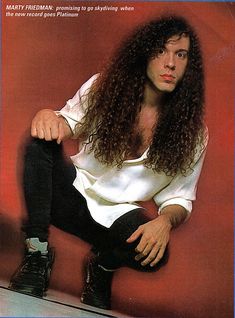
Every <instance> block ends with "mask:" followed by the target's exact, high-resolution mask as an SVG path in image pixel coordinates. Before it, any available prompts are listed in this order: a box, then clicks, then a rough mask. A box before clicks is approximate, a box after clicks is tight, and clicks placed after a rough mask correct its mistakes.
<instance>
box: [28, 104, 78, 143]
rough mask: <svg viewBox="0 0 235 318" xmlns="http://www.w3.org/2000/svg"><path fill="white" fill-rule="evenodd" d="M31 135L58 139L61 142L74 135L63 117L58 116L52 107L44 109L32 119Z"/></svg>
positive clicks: (46, 138)
mask: <svg viewBox="0 0 235 318" xmlns="http://www.w3.org/2000/svg"><path fill="white" fill-rule="evenodd" d="M31 135H32V137H35V138H39V139H45V140H47V141H50V140H56V141H57V143H58V144H60V143H61V141H62V140H65V139H68V138H69V137H71V136H72V131H71V129H70V127H69V126H68V124H67V123H66V121H65V119H64V118H63V117H58V116H57V115H56V114H55V112H54V111H53V110H51V109H42V110H40V111H39V112H38V113H37V114H36V115H35V117H34V118H33V120H32V125H31Z"/></svg>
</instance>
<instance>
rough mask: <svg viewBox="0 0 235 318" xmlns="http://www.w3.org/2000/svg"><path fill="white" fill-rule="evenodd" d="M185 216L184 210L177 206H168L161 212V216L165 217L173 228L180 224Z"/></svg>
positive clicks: (186, 213)
mask: <svg viewBox="0 0 235 318" xmlns="http://www.w3.org/2000/svg"><path fill="white" fill-rule="evenodd" d="M187 215H188V212H187V211H186V209H185V208H184V207H182V206H181V205H177V204H173V205H168V206H166V207H165V208H163V209H162V211H161V216H163V217H166V218H167V219H168V221H169V222H170V224H171V226H172V227H173V228H174V227H177V226H179V225H180V224H182V223H183V222H184V221H185V219H186V218H187Z"/></svg>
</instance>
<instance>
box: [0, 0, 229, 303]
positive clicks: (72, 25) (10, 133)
mask: <svg viewBox="0 0 235 318" xmlns="http://www.w3.org/2000/svg"><path fill="white" fill-rule="evenodd" d="M33 3H34V4H37V3H38V4H40V5H42V4H45V5H48V1H45V0H44V1H43V0H42V1H34V2H33ZM6 4H9V2H8V1H6V0H2V15H3V17H2V23H3V29H2V43H3V48H2V66H3V68H2V107H1V119H0V120H1V126H0V146H1V148H0V155H1V157H0V160H1V161H0V189H1V190H0V191H1V202H0V204H1V207H0V208H1V210H2V212H4V213H7V214H9V215H11V216H12V217H16V218H18V217H19V216H20V215H21V213H22V212H23V211H24V209H23V207H22V200H21V192H20V187H19V181H18V178H17V175H18V163H20V161H19V157H18V151H20V150H21V149H20V147H21V146H20V145H21V143H22V141H23V138H24V134H25V131H26V129H27V128H28V127H29V125H30V120H31V118H32V116H33V115H34V114H35V112H36V111H37V110H39V109H41V108H46V107H51V108H54V109H58V108H60V107H61V106H63V105H64V103H65V101H66V99H68V98H70V97H71V96H72V95H73V94H74V93H75V92H76V90H77V89H78V88H79V86H80V85H81V84H82V83H83V82H84V81H85V80H86V79H88V78H89V77H90V76H91V75H92V74H94V73H96V72H98V71H99V70H100V67H101V65H102V63H103V61H104V60H105V59H106V58H108V57H109V56H110V54H111V52H112V50H113V49H114V47H115V46H116V45H117V44H118V43H119V42H120V39H121V38H122V37H123V35H125V34H126V33H127V32H128V31H129V30H131V29H132V28H133V27H135V26H136V25H138V24H139V23H140V22H143V21H146V20H148V19H149V18H153V17H155V16H158V15H159V14H161V13H164V12H166V11H167V12H171V13H179V14H182V15H183V16H185V17H186V18H188V20H189V21H190V22H191V23H192V24H193V25H194V26H195V28H196V30H197V31H198V34H199V36H200V38H201V42H202V48H203V52H204V60H205V71H206V108H207V115H206V120H207V125H208V127H209V132H210V142H209V146H208V153H207V157H206V161H205V166H204V170H203V173H202V176H201V180H200V183H199V189H198V200H197V202H196V204H195V208H194V214H193V216H192V219H191V220H190V222H191V223H190V224H191V225H190V224H189V227H188V229H190V230H191V235H194V236H195V239H197V240H198V241H199V242H201V243H200V244H201V246H202V250H203V251H204V252H203V253H204V255H205V257H208V254H207V253H208V252H209V253H212V254H211V255H213V257H214V258H215V263H214V264H215V265H214V266H215V267H214V268H213V269H212V271H211V273H212V276H213V277H211V279H212V280H214V282H215V284H214V285H213V286H214V288H218V286H220V285H221V284H222V285H223V288H222V290H223V293H224V292H226V290H227V294H228V295H227V296H228V298H227V299H228V302H230V306H231V290H232V280H231V277H232V271H233V257H232V253H233V235H232V233H233V178H234V169H233V163H234V148H233V142H234V135H233V127H234V48H235V41H234V34H235V32H234V31H235V30H234V29H235V22H234V21H235V20H234V17H235V4H234V3H232V2H230V3H229V2H227V3H226V2H224V3H213V2H210V3H209V2H208V3H207V2H205V3H196V2H194V3H193V2H180V3H175V2H169V3H167V2H132V3H131V2H129V3H119V2H79V1H71V2H70V1H50V4H53V5H54V6H57V5H58V6H59V5H60V6H68V5H76V6H81V5H84V6H96V5H100V6H105V5H108V6H111V5H112V6H121V5H123V4H124V5H128V6H133V7H134V11H131V12H130V11H125V12H108V11H106V12H103V13H101V12H84V13H80V14H79V16H78V17H77V18H47V19H45V18H30V17H26V18H24V17H20V18H19V17H6V16H5V7H6ZM17 4H23V5H25V4H28V1H22V0H21V1H20V0H19V1H17ZM69 149H70V150H72V146H71V147H70V148H69ZM190 226H191V228H190ZM198 228H200V229H201V230H202V231H204V232H203V233H207V234H206V235H207V237H206V241H204V237H202V236H200V237H199V236H197V233H196V230H194V229H198ZM186 231H187V230H186ZM189 234H190V233H189ZM208 240H209V241H208ZM186 244H187V240H186ZM218 250H219V251H220V252H218ZM178 252H179V253H180V251H178ZM211 257H212V256H211ZM199 262H201V260H200V261H199ZM203 266H205V264H203ZM220 270H222V271H223V273H224V275H225V276H223V277H221V276H220V274H219V271H220ZM189 272H190V270H189ZM217 275H218V276H217ZM226 275H227V276H226ZM205 279H208V278H205ZM209 279H210V278H209ZM225 284H227V285H225ZM166 292H167V291H166ZM200 293H201V291H200ZM218 293H219V291H218ZM202 294H203V293H201V295H202ZM229 297H230V298H229ZM212 301H213V300H212ZM227 305H228V304H227ZM224 306H225V307H226V304H224Z"/></svg>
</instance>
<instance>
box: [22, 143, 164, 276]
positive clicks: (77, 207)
mask: <svg viewBox="0 0 235 318" xmlns="http://www.w3.org/2000/svg"><path fill="white" fill-rule="evenodd" d="M24 162H25V166H24V177H23V186H24V193H25V201H26V208H27V211H28V220H27V223H26V224H25V226H24V231H25V232H26V236H27V237H39V239H40V240H42V241H45V240H47V239H48V235H49V226H50V224H53V225H55V226H56V227H58V228H60V229H62V230H64V231H66V232H69V233H71V234H74V235H76V236H78V237H80V238H81V239H83V240H85V241H87V242H89V243H90V244H91V245H92V246H93V250H94V251H96V253H97V254H98V255H99V256H98V257H99V258H100V263H101V264H102V265H103V266H104V267H106V268H110V269H114V268H118V267H120V266H129V267H132V268H135V269H139V270H142V271H151V270H155V269H156V268H159V266H161V265H162V264H164V263H165V262H166V260H167V258H168V255H167V253H165V256H164V258H163V260H162V261H161V262H160V264H158V265H157V267H156V268H151V267H150V266H145V267H143V266H141V265H140V262H137V261H135V260H134V257H135V255H136V253H135V247H136V246H137V244H138V242H137V241H136V242H134V243H132V244H128V243H126V239H127V238H128V237H129V236H130V235H131V234H132V233H133V232H134V231H135V230H136V229H137V228H138V226H139V225H141V224H144V223H146V222H147V221H148V219H147V217H146V216H145V215H144V213H143V209H141V208H137V209H135V210H132V211H130V212H128V213H126V214H125V215H123V216H121V217H120V218H119V219H117V220H116V221H115V222H114V223H113V225H112V226H111V227H110V228H106V227H104V226H102V225H100V224H98V223H96V222H95V221H94V220H93V219H92V217H91V215H90V212H89V210H88V207H87V203H86V200H85V198H84V197H83V196H82V195H81V194H80V193H79V192H78V191H77V190H76V189H75V187H74V186H73V185H72V183H73V181H74V179H75V176H76V170H75V167H74V165H73V163H72V162H71V161H70V159H68V158H66V157H65V156H64V154H63V151H62V146H61V145H58V144H57V143H56V142H55V141H49V142H48V141H45V140H40V139H33V140H32V141H31V142H30V143H29V144H28V145H27V147H26V152H25V161H24Z"/></svg>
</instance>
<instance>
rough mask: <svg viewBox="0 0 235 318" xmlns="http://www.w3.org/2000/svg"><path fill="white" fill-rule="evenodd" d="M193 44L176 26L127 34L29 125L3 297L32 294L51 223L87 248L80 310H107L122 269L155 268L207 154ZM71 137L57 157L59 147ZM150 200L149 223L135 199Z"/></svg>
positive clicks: (46, 257) (42, 278) (185, 28)
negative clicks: (13, 255)
mask: <svg viewBox="0 0 235 318" xmlns="http://www.w3.org/2000/svg"><path fill="white" fill-rule="evenodd" d="M203 80H204V77H203V68H202V58H201V53H200V46H199V43H198V38H197V36H196V34H195V32H194V31H193V29H192V28H191V27H190V25H189V24H188V23H187V22H186V21H185V20H184V19H182V18H180V17H174V16H170V17H163V18H160V19H157V20H154V21H151V22H149V23H148V24H145V25H143V26H141V27H139V28H138V29H137V30H135V32H134V33H133V34H131V36H129V38H127V39H126V40H125V41H124V42H123V43H122V45H121V46H120V48H119V50H118V51H117V52H116V55H115V56H114V57H113V59H112V60H111V61H110V64H109V65H108V67H107V68H105V70H104V71H103V72H101V73H99V74H96V75H94V76H92V77H91V78H90V79H89V80H88V81H87V82H86V83H85V84H84V85H83V86H82V87H81V88H80V89H79V90H78V92H77V93H76V94H75V96H74V97H73V98H72V99H70V100H68V102H67V103H66V105H65V107H64V108H62V109H61V110H60V111H53V110H50V109H44V110H41V111H39V112H38V113H37V114H36V116H35V117H34V119H33V121H32V126H31V135H32V137H33V138H32V140H31V141H30V143H29V144H27V147H26V151H25V161H24V162H25V166H24V180H23V184H24V194H25V201H26V207H27V212H28V220H27V224H25V226H24V232H25V235H26V254H25V257H24V260H23V263H22V264H21V266H20V268H19V269H18V270H17V272H16V273H15V274H14V275H13V277H12V279H11V282H10V288H11V289H13V290H17V291H20V292H23V293H28V294H32V295H36V296H41V297H42V296H43V295H44V293H45V291H46V289H47V287H48V284H49V273H50V271H51V268H52V263H53V261H54V252H53V250H52V249H51V248H50V247H49V245H48V236H49V226H50V224H53V225H55V226H57V227H59V228H60V229H62V230H64V231H67V232H69V233H72V234H74V235H76V236H78V237H80V238H82V239H83V240H85V241H87V242H89V243H90V244H91V245H92V252H91V256H90V258H89V261H88V263H87V268H86V269H87V279H86V280H85V283H84V289H83V292H82V296H81V301H82V302H83V303H85V304H89V305H92V306H97V307H100V308H105V309H109V308H111V282H112V277H113V274H114V272H115V271H116V270H118V269H119V268H120V267H122V266H129V267H131V268H134V269H137V270H141V271H154V270H156V269H158V268H159V267H160V266H161V265H162V264H164V263H166V260H167V257H168V254H167V245H168V242H169V237H170V232H171V230H172V229H173V228H175V227H176V226H178V225H180V224H181V223H183V222H184V221H185V220H186V219H187V218H188V217H189V215H190V212H191V210H192V201H193V200H195V195H196V193H195V192H196V186H197V182H198V178H199V175H200V172H201V168H202V164H203V159H204V155H205V149H206V144H207V130H206V127H205V126H204V122H203V114H204V84H203ZM68 138H79V145H80V151H79V153H78V154H76V155H75V156H72V157H71V160H70V159H68V158H65V155H64V154H63V149H62V143H61V142H62V141H64V140H66V139H68ZM150 199H153V200H154V201H155V203H156V205H157V206H158V214H157V215H156V218H155V219H151V220H150V219H148V218H147V216H146V213H144V212H145V210H144V209H143V208H142V207H141V206H140V205H139V204H138V202H139V201H147V200H150Z"/></svg>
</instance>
